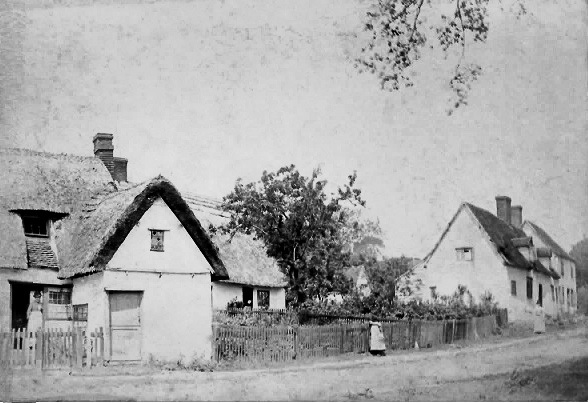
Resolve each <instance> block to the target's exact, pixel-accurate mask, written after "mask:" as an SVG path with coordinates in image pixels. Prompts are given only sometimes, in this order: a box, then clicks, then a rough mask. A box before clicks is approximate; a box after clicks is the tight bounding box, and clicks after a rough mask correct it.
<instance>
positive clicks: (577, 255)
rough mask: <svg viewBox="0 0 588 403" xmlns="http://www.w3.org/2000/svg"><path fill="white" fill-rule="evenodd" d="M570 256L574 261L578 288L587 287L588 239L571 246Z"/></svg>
mask: <svg viewBox="0 0 588 403" xmlns="http://www.w3.org/2000/svg"><path fill="white" fill-rule="evenodd" d="M570 255H571V256H572V257H573V258H574V260H575V261H576V277H577V279H576V282H577V285H578V287H579V286H581V285H588V238H584V239H582V240H581V241H579V242H578V243H576V244H575V245H574V246H572V250H571V251H570Z"/></svg>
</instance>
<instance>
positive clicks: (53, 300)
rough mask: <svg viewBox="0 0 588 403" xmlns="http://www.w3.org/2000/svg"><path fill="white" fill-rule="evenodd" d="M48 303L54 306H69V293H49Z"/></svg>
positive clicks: (67, 291)
mask: <svg viewBox="0 0 588 403" xmlns="http://www.w3.org/2000/svg"><path fill="white" fill-rule="evenodd" d="M49 303H50V304H54V305H69V304H71V291H69V290H62V291H49Z"/></svg>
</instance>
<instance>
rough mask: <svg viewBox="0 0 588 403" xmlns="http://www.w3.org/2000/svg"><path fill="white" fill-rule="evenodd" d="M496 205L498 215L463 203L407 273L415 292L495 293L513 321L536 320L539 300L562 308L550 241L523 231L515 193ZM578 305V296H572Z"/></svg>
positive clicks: (550, 309) (553, 309)
mask: <svg viewBox="0 0 588 403" xmlns="http://www.w3.org/2000/svg"><path fill="white" fill-rule="evenodd" d="M496 205H497V214H496V215H494V214H492V213H490V212H488V211H486V210H484V209H481V208H479V207H476V206H474V205H472V204H470V203H463V204H462V205H461V206H460V207H459V209H458V210H457V213H456V214H455V215H454V216H453V218H452V219H451V221H450V222H449V224H448V225H447V228H446V229H445V231H444V232H443V234H442V235H441V238H440V239H439V241H438V242H437V244H436V245H435V246H434V248H433V250H432V251H431V252H430V253H429V254H428V255H427V257H426V258H425V259H424V261H423V262H422V263H421V264H419V265H418V266H417V267H415V269H414V273H413V274H412V275H411V276H405V277H404V278H403V281H404V282H407V281H410V282H412V284H415V285H416V286H415V287H414V288H416V293H415V294H414V295H413V296H412V297H414V298H419V299H422V300H430V299H431V298H433V297H434V296H435V295H451V294H453V292H455V291H456V289H457V287H458V286H459V285H464V286H466V287H467V288H468V290H469V291H470V292H471V293H472V295H473V297H474V298H478V297H479V296H480V295H482V294H484V293H485V292H488V291H489V292H490V293H492V295H493V296H494V298H495V300H496V301H497V302H498V303H499V305H500V306H501V307H503V308H507V309H508V314H509V319H511V320H530V319H532V315H533V312H534V310H535V307H536V304H539V305H541V306H543V308H544V310H545V312H546V313H547V314H551V315H555V314H557V313H558V312H561V310H560V309H559V305H558V304H560V302H559V301H561V297H558V295H557V291H556V290H557V289H558V288H559V287H560V286H561V283H562V282H561V274H560V273H559V272H558V271H557V270H556V268H555V267H554V266H553V260H552V259H551V249H549V248H548V246H549V245H547V244H546V243H544V242H542V241H540V240H539V238H538V237H536V236H535V234H532V233H531V232H529V233H525V231H523V229H522V228H521V227H522V225H521V223H520V219H519V216H520V215H519V214H518V212H519V207H518V206H514V207H513V208H512V209H514V210H515V220H514V222H513V219H512V216H511V213H512V212H511V210H512V209H511V200H510V198H509V197H506V196H498V197H496ZM520 211H522V208H521V209H520ZM537 246H540V248H537ZM570 276H571V274H570ZM570 288H572V287H570ZM573 289H574V290H575V288H573ZM560 305H561V304H560ZM574 310H575V301H574V302H572V301H570V311H574Z"/></svg>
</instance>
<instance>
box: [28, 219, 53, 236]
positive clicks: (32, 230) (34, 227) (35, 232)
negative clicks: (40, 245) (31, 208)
mask: <svg viewBox="0 0 588 403" xmlns="http://www.w3.org/2000/svg"><path fill="white" fill-rule="evenodd" d="M22 225H23V227H24V233H25V235H26V236H39V237H48V236H49V221H48V220H47V219H45V218H41V217H23V218H22Z"/></svg>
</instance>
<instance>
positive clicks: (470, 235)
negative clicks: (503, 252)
mask: <svg viewBox="0 0 588 403" xmlns="http://www.w3.org/2000/svg"><path fill="white" fill-rule="evenodd" d="M459 247H471V248H473V259H472V260H471V261H458V260H457V258H456V252H455V249H456V248H459ZM425 266H426V267H425ZM415 275H416V278H420V279H421V280H422V282H423V284H422V288H421V296H422V299H424V300H427V299H430V296H431V294H430V287H432V286H435V287H436V291H437V293H438V294H439V295H450V294H453V293H454V292H455V291H456V289H457V287H458V285H460V284H461V285H464V286H466V287H467V288H468V290H469V291H470V292H471V293H472V296H473V297H474V300H476V301H477V300H479V297H480V296H481V295H482V294H484V293H485V292H486V291H490V292H491V293H492V295H494V298H495V300H496V301H498V303H499V304H500V306H501V307H507V306H508V303H509V300H510V281H508V275H507V271H506V269H505V267H504V265H503V264H502V259H501V258H500V256H499V255H498V253H497V252H496V251H495V250H494V248H493V247H492V246H491V245H490V242H489V240H488V239H487V235H486V234H485V233H484V232H483V231H482V229H480V228H479V224H478V223H477V221H475V219H474V217H473V216H472V214H471V213H470V212H469V210H467V208H464V209H462V211H461V212H460V213H459V215H458V216H457V217H456V219H455V221H454V223H453V225H452V226H451V228H450V230H449V232H448V233H447V234H446V235H445V238H444V239H443V240H442V242H441V244H440V245H439V247H438V248H437V250H436V251H435V253H434V254H433V256H432V257H431V259H430V260H429V261H428V262H427V264H426V265H424V266H421V267H420V268H419V269H417V270H415Z"/></svg>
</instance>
